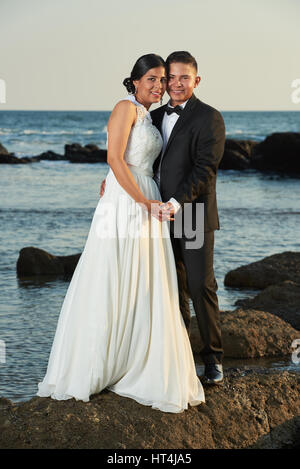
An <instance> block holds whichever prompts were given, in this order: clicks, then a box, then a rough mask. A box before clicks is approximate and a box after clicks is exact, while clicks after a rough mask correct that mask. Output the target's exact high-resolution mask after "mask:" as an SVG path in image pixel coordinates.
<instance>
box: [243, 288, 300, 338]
mask: <svg viewBox="0 0 300 469" xmlns="http://www.w3.org/2000/svg"><path fill="white" fill-rule="evenodd" d="M235 304H236V305H237V306H240V307H242V308H247V309H248V308H251V309H258V310H261V311H268V312H269V313H272V314H275V315H276V316H278V317H280V318H281V319H283V320H284V321H287V322H288V323H289V324H291V325H292V326H293V327H294V328H295V329H297V330H300V283H296V282H292V281H291V280H285V281H284V282H281V283H277V284H276V285H271V286H270V287H267V288H265V289H264V290H263V291H262V292H260V293H259V294H258V295H256V296H255V297H254V298H246V299H243V300H237V301H236V302H235Z"/></svg>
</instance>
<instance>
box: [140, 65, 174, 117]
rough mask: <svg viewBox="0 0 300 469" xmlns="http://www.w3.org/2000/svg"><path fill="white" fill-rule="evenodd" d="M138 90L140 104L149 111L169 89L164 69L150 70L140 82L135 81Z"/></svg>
mask: <svg viewBox="0 0 300 469" xmlns="http://www.w3.org/2000/svg"><path fill="white" fill-rule="evenodd" d="M133 83H134V86H135V88H136V89H137V92H136V94H135V97H136V99H137V101H139V103H141V104H143V105H144V106H145V107H146V108H147V109H149V107H150V106H151V104H153V103H158V102H159V101H160V100H161V98H162V97H163V95H164V92H165V91H166V87H167V77H166V71H165V69H164V67H156V68H151V69H150V70H148V72H147V73H145V75H143V76H142V78H140V79H139V80H134V82H133Z"/></svg>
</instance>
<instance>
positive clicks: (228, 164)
mask: <svg viewBox="0 0 300 469" xmlns="http://www.w3.org/2000/svg"><path fill="white" fill-rule="evenodd" d="M255 145H257V142H254V141H253V140H233V139H231V138H227V139H226V141H225V149H224V155H223V158H222V160H221V163H220V166H219V169H238V170H242V169H249V168H250V164H251V153H252V150H253V148H254V147H255Z"/></svg>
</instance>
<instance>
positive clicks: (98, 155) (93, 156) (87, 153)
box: [65, 143, 107, 163]
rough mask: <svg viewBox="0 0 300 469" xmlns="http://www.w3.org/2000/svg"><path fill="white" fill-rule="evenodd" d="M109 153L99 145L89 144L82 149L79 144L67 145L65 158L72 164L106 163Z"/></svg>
mask: <svg viewBox="0 0 300 469" xmlns="http://www.w3.org/2000/svg"><path fill="white" fill-rule="evenodd" d="M106 156H107V152H106V150H100V149H99V148H98V147H97V145H93V144H88V145H85V146H84V147H82V146H81V145H80V144H79V143H72V144H71V145H65V157H66V159H67V160H69V161H71V163H106V160H107V158H106Z"/></svg>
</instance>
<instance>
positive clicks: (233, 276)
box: [224, 251, 300, 289]
mask: <svg viewBox="0 0 300 469" xmlns="http://www.w3.org/2000/svg"><path fill="white" fill-rule="evenodd" d="M284 280H291V281H294V282H296V283H299V282H300V252H290V251H286V252H282V253H279V254H273V255H272V256H268V257H265V258H264V259H262V260H260V261H257V262H252V263H251V264H248V265H243V266H241V267H238V268H237V269H234V270H231V271H229V272H228V273H227V274H226V275H225V279H224V285H226V286H228V287H239V288H256V289H263V288H266V287H268V286H270V285H274V284H276V283H280V282H283V281H284Z"/></svg>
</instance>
